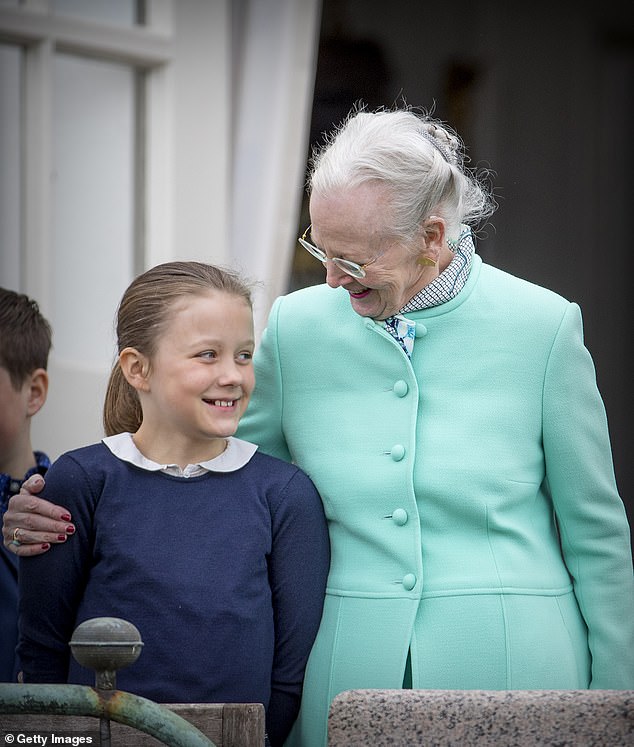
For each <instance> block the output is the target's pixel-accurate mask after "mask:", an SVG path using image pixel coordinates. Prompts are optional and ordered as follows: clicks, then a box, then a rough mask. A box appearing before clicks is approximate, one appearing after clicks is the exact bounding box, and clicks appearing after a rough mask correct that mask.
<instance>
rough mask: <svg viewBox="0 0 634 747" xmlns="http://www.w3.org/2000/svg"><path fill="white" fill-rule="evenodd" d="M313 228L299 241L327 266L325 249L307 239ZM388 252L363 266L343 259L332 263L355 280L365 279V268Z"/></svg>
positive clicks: (333, 258) (333, 260) (338, 258)
mask: <svg viewBox="0 0 634 747" xmlns="http://www.w3.org/2000/svg"><path fill="white" fill-rule="evenodd" d="M311 228H312V224H311V225H310V226H308V228H307V229H306V230H305V231H304V233H303V234H302V236H301V238H299V239H297V240H298V241H299V243H300V244H301V245H302V246H303V247H304V249H306V251H307V252H309V253H310V254H312V255H313V257H316V258H317V259H318V260H319V261H320V262H321V263H322V264H323V265H324V266H325V265H326V262H328V260H329V259H330V258H329V257H327V256H326V252H325V251H324V250H323V249H320V248H319V247H317V246H315V245H314V244H311V243H310V241H308V240H307V239H306V236H307V235H308V234H309V233H310V229H311ZM386 251H387V249H384V250H383V251H382V252H381V253H380V254H377V255H376V257H375V258H374V259H371V260H370V261H369V262H366V263H365V264H362V265H358V264H357V263H356V262H350V260H347V259H341V257H332V259H331V260H330V261H331V262H333V263H334V264H335V265H336V266H337V267H338V268H339V269H340V270H343V271H344V272H345V273H347V274H348V275H352V277H353V278H364V277H365V268H366V267H369V266H370V265H371V264H373V263H374V262H376V261H377V259H379V257H382V256H383V255H384V254H385V252H386Z"/></svg>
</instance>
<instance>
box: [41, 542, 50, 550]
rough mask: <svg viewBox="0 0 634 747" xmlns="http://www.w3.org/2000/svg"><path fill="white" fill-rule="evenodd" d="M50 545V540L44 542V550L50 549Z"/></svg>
mask: <svg viewBox="0 0 634 747" xmlns="http://www.w3.org/2000/svg"><path fill="white" fill-rule="evenodd" d="M49 547H50V545H49V544H48V542H45V543H44V544H43V545H42V550H48V548H49Z"/></svg>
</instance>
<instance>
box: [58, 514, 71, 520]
mask: <svg viewBox="0 0 634 747" xmlns="http://www.w3.org/2000/svg"><path fill="white" fill-rule="evenodd" d="M59 520H60V521H70V514H62V515H61V517H60V519H59Z"/></svg>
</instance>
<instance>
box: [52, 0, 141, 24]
mask: <svg viewBox="0 0 634 747" xmlns="http://www.w3.org/2000/svg"><path fill="white" fill-rule="evenodd" d="M137 5H138V0H52V2H51V10H52V11H53V13H59V14H60V15H65V16H77V17H79V18H84V19H85V20H87V21H100V22H101V23H110V24H113V25H115V26H134V24H135V23H136V20H137Z"/></svg>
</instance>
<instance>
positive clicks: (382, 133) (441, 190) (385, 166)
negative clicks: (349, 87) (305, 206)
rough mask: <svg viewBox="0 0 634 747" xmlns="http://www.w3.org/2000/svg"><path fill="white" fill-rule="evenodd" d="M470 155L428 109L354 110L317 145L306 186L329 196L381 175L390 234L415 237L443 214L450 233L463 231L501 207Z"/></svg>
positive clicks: (378, 179) (408, 237) (377, 178)
mask: <svg viewBox="0 0 634 747" xmlns="http://www.w3.org/2000/svg"><path fill="white" fill-rule="evenodd" d="M464 160H465V159H464V149H463V144H462V141H461V140H460V138H459V136H458V135H457V134H456V133H455V132H453V131H452V130H451V129H450V128H449V127H448V126H447V125H445V124H443V123H442V122H441V121H439V120H435V119H432V118H431V117H430V116H429V115H427V114H418V113H415V112H414V111H413V110H412V109H411V108H406V109H400V110H396V111H387V110H383V109H381V110H378V111H375V112H366V111H353V112H352V113H351V114H349V115H348V117H347V118H346V119H345V120H344V122H343V123H342V124H341V125H340V126H339V127H338V128H336V129H335V131H334V132H333V133H332V134H331V135H330V136H328V137H327V139H326V142H325V144H324V145H323V146H322V147H321V149H317V150H315V152H314V154H313V157H312V159H311V169H310V173H309V177H308V190H309V192H310V193H313V192H315V193H317V194H319V195H321V196H325V197H328V196H331V195H333V194H336V193H337V192H340V191H342V190H346V189H350V188H353V187H356V186H358V185H360V184H362V183H364V182H369V181H376V182H377V183H381V184H384V185H385V186H386V187H387V189H388V194H389V198H390V204H391V207H392V221H393V225H392V226H391V227H389V229H391V230H390V232H391V233H393V234H394V235H396V236H400V237H402V238H403V239H405V240H409V239H411V238H413V237H414V235H415V234H416V233H417V231H418V229H419V227H420V225H421V223H422V221H424V220H425V219H426V218H428V217H429V216H430V215H437V216H439V217H442V218H444V220H445V222H446V224H447V229H448V234H449V236H453V235H456V236H457V233H458V232H459V226H460V224H461V223H466V224H467V225H474V224H477V223H480V222H482V221H484V220H486V219H487V218H488V217H489V216H491V215H492V214H493V212H494V211H495V209H496V207H497V205H496V203H495V201H494V199H493V197H492V195H491V193H490V191H489V189H488V188H487V186H486V185H485V184H484V183H483V182H482V181H481V179H480V178H479V177H478V176H477V175H476V174H475V173H474V172H472V171H471V170H469V169H467V168H466V167H465V165H464Z"/></svg>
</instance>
